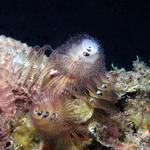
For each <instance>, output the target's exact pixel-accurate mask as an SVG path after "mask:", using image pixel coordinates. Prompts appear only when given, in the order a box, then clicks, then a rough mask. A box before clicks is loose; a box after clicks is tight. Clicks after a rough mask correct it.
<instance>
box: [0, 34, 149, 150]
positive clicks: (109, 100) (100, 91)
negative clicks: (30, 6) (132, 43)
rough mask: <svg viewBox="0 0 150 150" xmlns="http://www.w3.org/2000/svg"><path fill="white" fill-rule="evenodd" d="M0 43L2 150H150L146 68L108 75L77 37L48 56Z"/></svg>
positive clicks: (93, 50) (93, 47)
mask: <svg viewBox="0 0 150 150" xmlns="http://www.w3.org/2000/svg"><path fill="white" fill-rule="evenodd" d="M46 50H52V48H51V47H50V46H48V45H46V46H44V47H41V48H40V47H38V46H36V47H29V46H28V45H27V44H24V43H21V42H19V41H16V40H14V39H11V38H7V37H5V36H0V71H1V74H0V150H10V149H13V150H49V149H54V150H63V149H64V150H67V149H68V150H82V149H89V150H91V149H104V148H105V149H115V150H149V149H150V68H149V67H148V66H146V64H144V63H143V62H141V61H139V58H137V60H136V61H134V62H133V67H134V68H133V71H125V69H118V68H116V67H113V70H112V71H109V72H108V71H106V69H105V62H104V52H103V48H102V46H101V44H100V43H99V42H98V41H97V40H95V39H94V38H93V37H91V36H89V35H78V36H75V37H73V38H71V39H70V40H68V41H67V42H66V43H65V44H63V45H62V46H60V47H58V48H56V50H52V53H51V55H50V56H49V57H47V56H46V55H45V51H46Z"/></svg>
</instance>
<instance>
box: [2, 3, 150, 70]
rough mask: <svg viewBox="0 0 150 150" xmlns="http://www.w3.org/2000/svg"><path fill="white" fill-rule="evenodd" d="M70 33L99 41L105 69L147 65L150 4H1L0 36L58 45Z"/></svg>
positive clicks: (149, 53)
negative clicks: (139, 61) (138, 60)
mask: <svg viewBox="0 0 150 150" xmlns="http://www.w3.org/2000/svg"><path fill="white" fill-rule="evenodd" d="M74 33H89V34H90V35H92V36H94V37H96V38H97V39H99V40H100V41H101V43H102V44H103V47H104V49H105V55H106V64H107V68H108V69H110V66H111V63H114V64H115V65H117V66H119V67H125V68H126V69H127V70H128V69H131V68H132V65H131V64H132V60H135V59H136V55H139V56H140V57H141V58H142V59H143V60H144V61H146V62H147V63H148V60H150V2H148V1H145V0H143V1H142V0H139V1H138V0H79V1H78V0H30V1H28V0H9V1H8V0H1V1H0V34H5V35H7V36H10V37H13V38H16V39H18V40H21V41H23V42H26V43H28V44H29V45H32V46H34V45H40V46H42V45H44V44H50V45H51V46H52V47H53V48H56V47H57V46H59V45H61V44H62V43H63V42H64V41H66V39H68V38H69V37H70V36H72V35H73V34H74Z"/></svg>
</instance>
